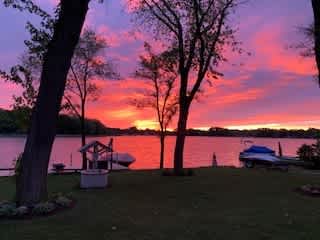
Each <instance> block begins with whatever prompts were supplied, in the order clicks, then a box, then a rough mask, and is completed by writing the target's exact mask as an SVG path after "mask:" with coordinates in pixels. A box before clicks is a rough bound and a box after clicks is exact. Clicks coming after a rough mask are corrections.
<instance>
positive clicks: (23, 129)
mask: <svg viewBox="0 0 320 240" xmlns="http://www.w3.org/2000/svg"><path fill="white" fill-rule="evenodd" d="M29 116H30V110H29V109H19V110H4V109H0V134H26V133H27V132H28V127H29V124H30V120H29ZM85 124H86V133H87V134H88V135H110V136H111V135H112V136H117V135H157V134H158V132H157V131H155V130H150V129H147V130H139V129H137V128H135V127H131V128H127V129H120V128H110V127H106V126H105V125H104V124H103V123H101V122H100V121H99V120H96V119H86V122H85ZM57 134H65V135H76V134H80V121H79V119H78V118H77V117H74V116H70V115H66V114H61V115H60V116H59V120H58V126H57ZM186 134H187V135H188V136H208V137H210V136H212V137H268V138H315V139H316V138H320V130H319V129H314V128H310V129H308V130H303V129H295V130H288V129H268V128H261V129H255V130H230V129H226V128H220V127H212V128H210V129H209V130H208V131H203V130H196V129H188V130H187V133H186ZM168 135H175V132H169V133H168Z"/></svg>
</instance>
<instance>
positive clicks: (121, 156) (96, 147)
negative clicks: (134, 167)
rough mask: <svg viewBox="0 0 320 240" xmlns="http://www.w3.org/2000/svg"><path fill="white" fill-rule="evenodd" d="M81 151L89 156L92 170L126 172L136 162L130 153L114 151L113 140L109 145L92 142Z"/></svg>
mask: <svg viewBox="0 0 320 240" xmlns="http://www.w3.org/2000/svg"><path fill="white" fill-rule="evenodd" d="M79 151H80V152H81V153H86V154H87V159H88V161H89V168H90V169H108V170H109V169H110V170H126V169H129V165H131V164H132V163H134V162H135V161H136V159H135V158H134V157H133V156H132V155H131V154H129V153H119V152H116V151H114V148H113V139H112V138H111V139H110V142H109V143H108V144H103V143H101V142H99V141H92V142H91V143H88V144H86V145H85V146H83V147H82V148H80V149H79Z"/></svg>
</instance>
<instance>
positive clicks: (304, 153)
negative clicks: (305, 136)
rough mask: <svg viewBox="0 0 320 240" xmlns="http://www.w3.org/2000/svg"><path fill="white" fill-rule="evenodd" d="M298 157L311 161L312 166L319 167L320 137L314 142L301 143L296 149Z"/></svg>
mask: <svg viewBox="0 0 320 240" xmlns="http://www.w3.org/2000/svg"><path fill="white" fill-rule="evenodd" d="M297 155H298V156H299V159H300V160H302V161H305V162H310V163H312V167H313V168H315V169H320V139H318V140H317V142H316V143H315V144H312V145H307V144H303V145H302V146H301V147H300V148H299V149H298V151H297Z"/></svg>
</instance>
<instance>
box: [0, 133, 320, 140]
mask: <svg viewBox="0 0 320 240" xmlns="http://www.w3.org/2000/svg"><path fill="white" fill-rule="evenodd" d="M143 136H146V137H152V136H154V137H157V136H158V135H157V134H119V135H105V134H101V135H86V137H143ZM26 137H27V135H26V134H2V133H0V138H26ZM56 137H58V138H76V137H81V135H80V134H57V135H56ZM167 137H175V134H169V135H167ZM186 137H208V138H244V139H252V138H253V139H268V138H269V139H307V140H316V139H317V138H314V137H293V136H292V137H287V136H283V137H278V136H276V137H269V136H210V135H186Z"/></svg>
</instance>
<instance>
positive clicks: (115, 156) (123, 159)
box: [105, 152, 136, 167]
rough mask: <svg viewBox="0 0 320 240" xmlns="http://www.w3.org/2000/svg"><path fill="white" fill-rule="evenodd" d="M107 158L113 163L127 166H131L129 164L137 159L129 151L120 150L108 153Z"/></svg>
mask: <svg viewBox="0 0 320 240" xmlns="http://www.w3.org/2000/svg"><path fill="white" fill-rule="evenodd" d="M105 160H106V161H111V162H112V163H116V164H119V165H122V166H125V167H129V165H131V164H132V163H134V162H135V161H136V159H135V158H134V157H133V156H132V155H130V154H129V153H118V152H111V153H108V154H107V156H106V159H105Z"/></svg>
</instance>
